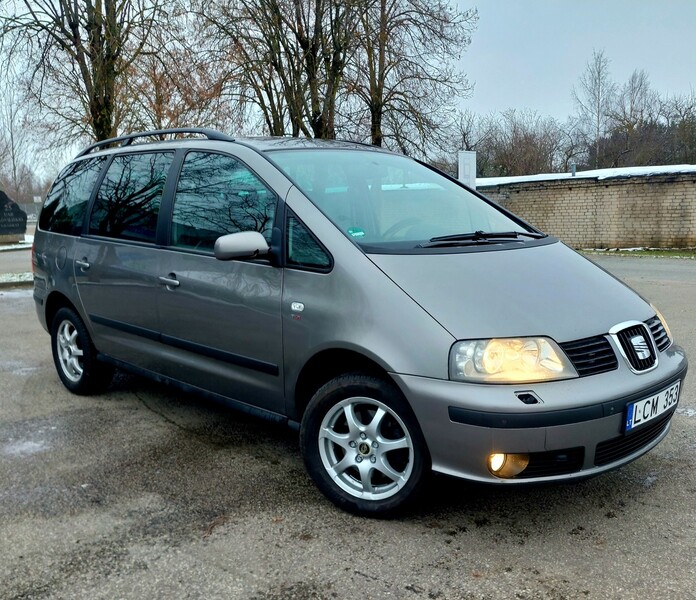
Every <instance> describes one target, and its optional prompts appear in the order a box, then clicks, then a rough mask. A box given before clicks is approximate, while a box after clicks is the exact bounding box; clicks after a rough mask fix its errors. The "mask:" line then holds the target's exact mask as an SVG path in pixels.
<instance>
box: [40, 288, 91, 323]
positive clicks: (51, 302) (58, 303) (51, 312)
mask: <svg viewBox="0 0 696 600" xmlns="http://www.w3.org/2000/svg"><path fill="white" fill-rule="evenodd" d="M45 304H46V308H45V309H44V315H45V318H46V326H47V327H48V330H49V331H50V330H51V326H52V323H53V319H54V318H55V316H56V313H57V312H58V311H59V310H60V309H61V308H69V309H71V310H73V311H75V313H77V315H78V316H79V317H80V318H82V315H81V313H80V311H79V310H78V309H77V307H76V306H75V304H73V303H72V302H71V301H70V300H69V299H68V297H67V296H66V295H65V294H63V293H61V292H57V291H54V292H51V293H50V294H49V296H48V298H46V303H45ZM82 320H83V322H84V319H82ZM85 325H86V324H85Z"/></svg>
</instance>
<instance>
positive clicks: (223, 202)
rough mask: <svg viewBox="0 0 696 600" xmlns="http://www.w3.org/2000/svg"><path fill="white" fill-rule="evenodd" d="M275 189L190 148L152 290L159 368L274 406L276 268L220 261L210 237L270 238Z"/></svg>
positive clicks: (234, 162)
mask: <svg viewBox="0 0 696 600" xmlns="http://www.w3.org/2000/svg"><path fill="white" fill-rule="evenodd" d="M276 205H277V197H276V195H275V194H274V193H273V192H272V191H271V190H270V189H269V188H268V187H267V186H266V185H264V184H263V182H261V180H260V179H259V178H258V177H257V176H256V175H255V174H254V173H253V172H252V171H251V170H250V169H249V168H248V167H246V166H245V165H244V164H243V163H242V162H241V161H239V160H238V159H236V158H234V157H232V156H229V155H227V154H218V153H212V152H202V151H192V152H189V153H188V154H187V155H186V157H185V159H184V163H183V166H182V169H181V174H180V177H179V181H178V184H177V189H176V194H175V196H174V204H173V209H172V218H171V221H172V225H171V234H170V244H169V249H168V250H166V251H164V252H163V253H162V259H163V262H162V265H161V268H162V271H161V276H162V277H164V278H165V279H166V281H167V282H168V283H165V284H163V293H162V294H160V295H159V318H160V319H159V320H160V330H161V339H162V342H163V344H164V345H165V346H167V347H168V349H169V350H168V351H169V353H170V359H171V360H168V361H167V364H166V369H167V370H168V372H166V373H165V374H166V375H169V376H170V377H173V378H175V379H177V380H179V381H183V382H185V383H188V384H190V385H193V386H195V387H198V388H201V389H205V390H208V391H212V392H215V393H218V394H222V395H224V396H227V397H230V398H233V399H235V400H238V401H241V402H244V403H247V404H250V405H254V406H258V407H261V408H264V409H266V410H270V411H273V412H277V413H282V412H283V410H284V400H283V385H282V375H283V367H282V357H283V351H282V329H281V318H280V301H281V292H282V283H283V271H282V269H280V268H277V267H274V266H272V265H271V264H270V262H269V261H268V260H266V259H258V260H253V261H244V260H234V261H224V262H223V261H219V260H216V259H215V257H214V256H213V247H214V244H215V240H216V239H217V238H218V237H220V236H221V235H225V234H227V233H235V232H239V231H258V232H260V233H262V234H263V235H264V236H265V237H266V239H267V240H268V241H269V242H270V236H271V229H272V227H273V219H274V214H275V210H276Z"/></svg>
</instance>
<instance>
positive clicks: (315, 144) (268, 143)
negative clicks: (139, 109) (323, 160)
mask: <svg viewBox="0 0 696 600" xmlns="http://www.w3.org/2000/svg"><path fill="white" fill-rule="evenodd" d="M182 135H187V136H189V137H180V136H182ZM192 135H196V136H197V137H190V136H192ZM167 136H179V137H170V138H169V139H165V137H167ZM147 138H150V140H151V141H149V142H146V141H144V140H145V139H147ZM206 141H213V142H229V143H234V144H239V145H242V146H247V147H249V148H252V149H254V150H256V151H257V152H264V153H265V152H272V151H276V150H298V149H300V150H308V149H334V150H337V149H342V150H358V149H359V150H372V151H375V152H389V151H388V150H385V149H383V148H379V147H377V146H371V145H369V144H365V143H362V142H355V141H347V140H323V139H314V138H305V137H289V136H286V137H270V136H267V137H232V136H229V135H227V134H224V133H222V132H219V131H215V130H213V129H203V128H176V129H161V130H157V131H144V132H137V133H131V134H127V135H122V136H119V137H114V138H109V139H107V140H102V141H99V142H96V143H94V144H91V145H90V146H87V147H86V148H85V149H83V150H82V151H81V152H80V153H79V154H78V155H77V156H76V157H75V158H80V157H84V156H87V155H90V154H92V153H93V152H94V153H97V152H106V153H111V152H119V151H120V150H126V149H135V148H138V149H142V147H143V146H150V145H160V144H166V145H174V146H175V147H181V146H189V145H199V144H200V143H201V142H206ZM134 142H135V143H134Z"/></svg>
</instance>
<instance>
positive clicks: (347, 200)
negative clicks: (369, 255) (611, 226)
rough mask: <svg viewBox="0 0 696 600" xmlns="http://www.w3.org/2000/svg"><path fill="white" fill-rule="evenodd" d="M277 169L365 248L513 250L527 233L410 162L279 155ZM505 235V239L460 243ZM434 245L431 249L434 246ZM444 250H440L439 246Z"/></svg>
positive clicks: (318, 153)
mask: <svg viewBox="0 0 696 600" xmlns="http://www.w3.org/2000/svg"><path fill="white" fill-rule="evenodd" d="M273 159H274V161H275V162H276V164H277V165H278V166H279V167H280V168H281V169H282V170H283V171H284V172H285V173H286V174H287V175H288V176H289V177H290V178H291V179H293V181H294V182H295V183H296V184H297V186H298V187H299V188H300V189H301V190H302V192H304V194H305V195H306V196H307V197H309V199H310V200H311V201H312V202H313V203H314V204H315V205H316V206H317V207H318V208H319V209H320V210H321V211H322V212H323V213H324V214H326V216H327V217H328V218H329V219H331V221H333V223H334V224H335V225H336V226H337V227H338V228H339V229H340V230H341V231H342V232H343V233H344V234H345V235H347V236H349V237H350V238H352V239H353V240H355V241H356V242H357V243H358V244H360V245H361V246H363V248H365V249H368V247H369V248H373V249H379V248H381V249H387V248H392V249H407V248H416V247H420V248H423V247H427V245H426V244H424V242H428V241H432V239H433V238H442V237H443V236H453V239H452V240H448V242H447V243H448V245H450V246H454V245H462V246H463V245H474V244H478V243H494V242H495V240H498V242H499V243H504V242H507V243H510V242H511V241H513V238H514V235H513V236H510V235H509V233H510V232H515V231H519V232H529V231H530V230H529V229H528V228H527V227H524V226H523V225H522V224H521V223H519V222H517V221H515V220H513V219H511V218H509V217H507V216H506V215H505V214H503V213H501V212H499V211H498V210H496V209H495V208H494V207H493V206H491V205H489V204H487V203H486V202H484V201H483V200H481V199H480V198H479V197H478V196H476V195H474V194H472V193H471V192H469V191H467V190H466V189H464V188H463V187H460V186H459V185H457V184H456V183H454V182H452V181H450V180H449V179H447V178H446V177H443V176H442V175H440V174H439V173H437V172H435V171H432V170H431V169H428V168H427V167H425V166H423V165H421V164H419V163H418V162H416V161H414V160H412V159H409V158H407V157H405V156H400V155H394V154H387V153H381V152H374V151H366V150H347V149H336V150H333V149H321V150H289V151H275V152H273ZM475 232H478V233H481V232H505V233H506V234H507V237H505V236H504V237H502V238H493V237H490V236H487V237H485V238H484V237H481V236H477V235H474V236H468V237H467V236H462V234H470V233H471V234H473V233H475ZM430 245H432V242H431V244H430ZM439 245H442V243H441V242H440V243H439Z"/></svg>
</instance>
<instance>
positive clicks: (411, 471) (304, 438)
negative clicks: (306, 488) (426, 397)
mask: <svg viewBox="0 0 696 600" xmlns="http://www.w3.org/2000/svg"><path fill="white" fill-rule="evenodd" d="M300 446H301V449H302V456H303V458H304V462H305V466H306V468H307V471H308V472H309V475H310V476H311V477H312V479H313V480H314V482H315V483H316V485H317V487H319V489H320V490H321V491H322V492H323V493H324V495H325V496H326V497H327V498H328V499H329V500H331V501H332V502H333V503H334V504H336V505H337V506H338V507H340V508H342V509H344V510H347V511H349V512H352V513H356V514H360V515H363V516H389V515H390V514H394V513H396V512H399V511H400V510H402V509H403V508H405V507H406V506H408V505H409V504H411V503H412V502H413V501H414V500H415V499H416V498H417V496H418V494H419V492H420V491H421V489H422V487H423V485H424V482H425V479H426V477H427V476H428V475H429V473H430V455H429V454H428V449H427V446H426V444H425V440H424V438H423V434H422V432H421V430H420V427H419V426H418V422H417V421H416V417H415V415H414V414H413V411H412V410H411V407H410V406H409V405H408V404H407V403H406V401H405V400H404V398H403V397H402V396H401V393H400V392H399V390H398V389H397V388H396V387H395V386H394V385H393V384H391V383H389V382H387V381H384V380H382V379H378V378H376V377H372V376H368V375H361V374H350V375H342V376H340V377H337V378H336V379H333V380H331V381H329V382H328V383H327V384H325V385H324V386H323V387H322V388H320V389H319V390H318V391H317V393H316V394H314V396H313V398H312V399H311V400H310V402H309V405H308V406H307V410H306V411H305V413H304V416H303V419H302V426H301V428H300Z"/></svg>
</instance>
